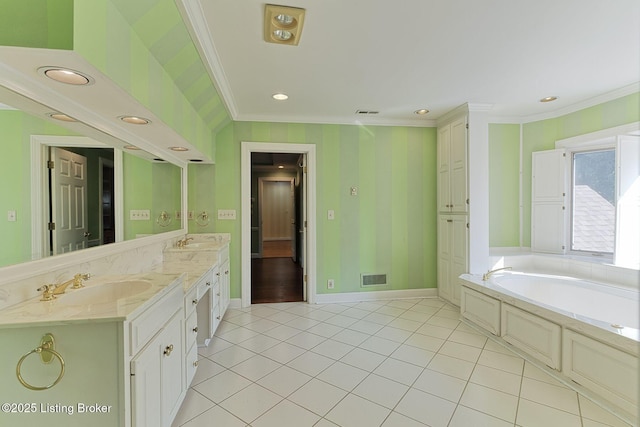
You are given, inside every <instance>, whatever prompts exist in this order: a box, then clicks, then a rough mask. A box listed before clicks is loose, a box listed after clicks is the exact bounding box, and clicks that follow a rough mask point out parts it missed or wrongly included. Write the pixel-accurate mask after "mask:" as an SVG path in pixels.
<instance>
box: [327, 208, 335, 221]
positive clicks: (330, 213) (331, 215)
mask: <svg viewBox="0 0 640 427" xmlns="http://www.w3.org/2000/svg"><path fill="white" fill-rule="evenodd" d="M335 218H336V213H335V211H334V210H333V209H329V210H328V211H327V219H328V220H333V219H335Z"/></svg>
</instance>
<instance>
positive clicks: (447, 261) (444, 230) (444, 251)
mask: <svg viewBox="0 0 640 427" xmlns="http://www.w3.org/2000/svg"><path fill="white" fill-rule="evenodd" d="M450 221H453V220H452V219H451V215H440V216H439V217H438V296H439V297H440V298H444V299H446V300H447V301H450V300H451V298H452V293H451V279H450V278H451V244H452V241H451V236H450V230H451V227H450Z"/></svg>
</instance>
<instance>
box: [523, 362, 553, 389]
mask: <svg viewBox="0 0 640 427" xmlns="http://www.w3.org/2000/svg"><path fill="white" fill-rule="evenodd" d="M523 376H524V377H527V378H532V379H534V380H538V381H543V382H546V383H549V384H553V385H557V386H562V383H561V382H560V381H558V380H556V379H555V378H553V377H552V376H551V375H549V374H547V373H546V372H544V371H543V370H542V369H540V368H538V367H537V366H534V365H533V364H531V363H529V362H527V361H525V362H524V374H523Z"/></svg>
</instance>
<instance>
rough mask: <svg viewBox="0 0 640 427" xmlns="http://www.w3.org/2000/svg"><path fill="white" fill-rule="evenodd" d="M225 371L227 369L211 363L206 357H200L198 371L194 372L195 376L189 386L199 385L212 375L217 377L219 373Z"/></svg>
mask: <svg viewBox="0 0 640 427" xmlns="http://www.w3.org/2000/svg"><path fill="white" fill-rule="evenodd" d="M226 369H227V368H225V367H223V366H221V365H218V364H217V363H214V362H212V361H211V360H209V359H207V358H206V357H200V358H199V359H198V369H197V370H196V374H195V376H194V377H193V380H192V381H191V386H194V385H196V384H200V383H201V382H202V381H204V380H208V379H209V378H211V377H213V376H214V375H218V374H219V373H221V372H224V371H225V370H226Z"/></svg>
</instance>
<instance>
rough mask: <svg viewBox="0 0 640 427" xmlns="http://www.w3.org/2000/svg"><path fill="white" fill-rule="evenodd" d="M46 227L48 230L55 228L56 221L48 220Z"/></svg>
mask: <svg viewBox="0 0 640 427" xmlns="http://www.w3.org/2000/svg"><path fill="white" fill-rule="evenodd" d="M48 228H49V231H53V230H55V229H56V223H55V222H50V223H49V224H48Z"/></svg>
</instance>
